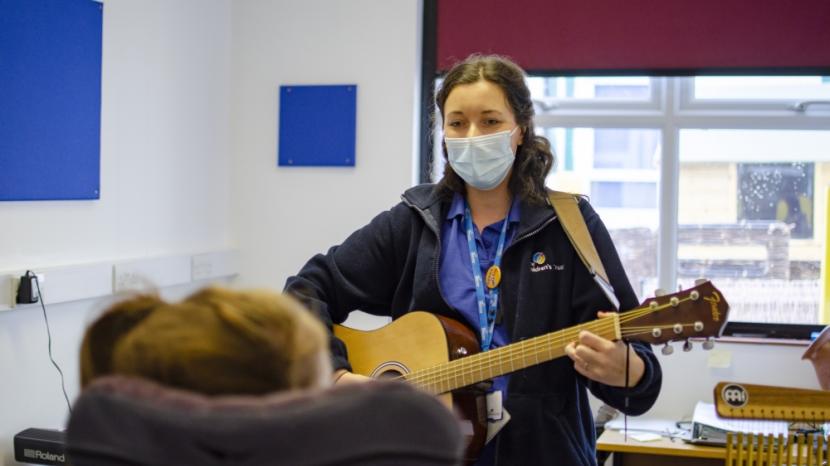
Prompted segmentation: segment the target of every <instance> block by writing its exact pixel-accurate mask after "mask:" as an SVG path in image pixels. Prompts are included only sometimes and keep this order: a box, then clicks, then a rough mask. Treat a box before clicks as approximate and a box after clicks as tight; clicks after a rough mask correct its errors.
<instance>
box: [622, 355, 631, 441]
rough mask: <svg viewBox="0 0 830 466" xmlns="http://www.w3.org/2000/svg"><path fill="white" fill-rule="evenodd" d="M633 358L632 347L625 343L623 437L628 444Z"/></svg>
mask: <svg viewBox="0 0 830 466" xmlns="http://www.w3.org/2000/svg"><path fill="white" fill-rule="evenodd" d="M630 357H631V347H630V346H629V344H628V341H626V342H625V410H624V411H623V428H624V429H625V435H624V436H623V440H625V441H626V442H627V441H628V393H629V391H630V390H629V388H630V387H629V386H628V385H629V382H628V360H629V358H630Z"/></svg>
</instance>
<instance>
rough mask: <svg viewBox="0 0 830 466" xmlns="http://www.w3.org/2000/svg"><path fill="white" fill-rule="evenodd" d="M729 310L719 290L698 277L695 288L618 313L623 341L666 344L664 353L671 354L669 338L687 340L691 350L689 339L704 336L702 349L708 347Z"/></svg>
mask: <svg viewBox="0 0 830 466" xmlns="http://www.w3.org/2000/svg"><path fill="white" fill-rule="evenodd" d="M728 313H729V304H728V303H727V302H726V300H725V299H724V297H723V294H722V293H721V292H720V290H718V289H717V288H715V286H714V285H712V282H710V281H708V280H700V281H698V283H697V285H696V286H695V287H694V288H689V289H688V290H683V291H678V292H677V293H672V294H666V295H662V296H656V297H654V298H648V299H646V300H645V301H643V303H642V304H641V305H640V307H638V308H636V309H632V310H630V311H627V312H624V313H622V314H620V330H621V332H622V336H623V338H624V339H626V340H638V341H643V342H646V343H651V344H653V345H656V344H661V343H666V346H665V347H664V348H663V354H671V352H672V349H671V346H669V345H668V343H669V342H672V341H681V340H686V343H685V344H684V345H683V349H684V350H686V351H688V350H690V349H691V341H689V339H690V338H706V339H707V341H706V342H704V344H703V348H704V349H710V348H711V347H712V345H713V342H712V340H711V339H712V338H714V337H718V336H720V335H721V332H723V328H724V327H725V326H726V318H727V315H728Z"/></svg>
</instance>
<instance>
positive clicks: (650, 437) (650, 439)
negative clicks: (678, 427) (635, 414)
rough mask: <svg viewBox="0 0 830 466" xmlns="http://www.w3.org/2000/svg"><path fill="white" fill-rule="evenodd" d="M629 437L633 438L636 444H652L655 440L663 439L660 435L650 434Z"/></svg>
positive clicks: (644, 433)
mask: <svg viewBox="0 0 830 466" xmlns="http://www.w3.org/2000/svg"><path fill="white" fill-rule="evenodd" d="M629 437H631V438H633V439H634V440H636V441H638V442H654V441H655V440H660V439H661V438H663V436H662V435H660V434H652V433H650V432H643V433H642V434H632V435H630V436H629Z"/></svg>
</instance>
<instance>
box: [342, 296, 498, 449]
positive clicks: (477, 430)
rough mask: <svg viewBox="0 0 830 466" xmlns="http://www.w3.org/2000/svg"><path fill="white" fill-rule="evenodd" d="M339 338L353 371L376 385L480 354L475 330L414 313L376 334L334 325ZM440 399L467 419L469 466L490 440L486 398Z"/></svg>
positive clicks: (461, 392) (456, 395) (459, 395)
mask: <svg viewBox="0 0 830 466" xmlns="http://www.w3.org/2000/svg"><path fill="white" fill-rule="evenodd" d="M334 334H335V336H337V338H339V339H341V340H342V341H343V342H344V343H345V344H346V348H347V349H348V351H349V362H350V363H351V365H352V370H353V371H354V372H355V373H357V374H362V375H365V376H369V377H373V378H376V379H383V378H395V377H398V376H401V375H406V374H410V373H413V372H416V371H419V370H422V369H427V368H431V367H435V366H439V365H442V364H446V363H447V362H449V361H452V360H455V359H459V358H462V357H464V356H468V355H471V354H474V353H478V352H479V344H478V340H476V338H475V336H474V335H473V333H472V332H471V331H470V329H468V328H467V327H465V326H464V325H462V324H461V323H459V322H456V321H454V320H452V319H448V318H445V317H442V316H438V315H435V314H430V313H428V312H410V313H407V314H405V315H404V316H402V317H401V318H399V319H397V320H395V321H393V322H392V323H390V324H389V325H386V326H384V327H382V328H379V329H376V330H371V331H363V330H355V329H352V328H348V327H343V326H340V325H335V326H334ZM439 398H440V399H441V400H442V401H443V402H444V403H445V404H447V406H452V407H454V408H455V411H456V412H457V413H458V414H459V415H460V416H461V417H462V419H463V422H464V424H463V430H464V434H465V435H466V436H467V438H468V445H467V450H466V453H465V461H467V462H472V461H474V460H475V459H476V458H477V457H478V453H479V452H480V451H481V448H482V447H483V446H484V441H485V439H486V437H487V421H486V418H485V413H486V405H485V399H484V396H483V395H482V394H476V393H475V392H473V391H471V390H466V389H464V388H462V389H458V390H455V391H454V392H451V393H445V394H442V395H439Z"/></svg>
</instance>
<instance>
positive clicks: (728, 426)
mask: <svg viewBox="0 0 830 466" xmlns="http://www.w3.org/2000/svg"><path fill="white" fill-rule="evenodd" d="M692 422H694V423H698V424H706V425H708V426H712V427H715V428H718V429H721V430H725V431H731V432H744V433H755V434H758V433H760V434H776V435H777V434H784V435H787V431H788V429H789V423H788V422H786V421H765V420H757V419H726V418H722V417H719V416H718V413H717V411H716V410H715V405H714V404H712V403H705V402H703V401H698V402H697V404H696V405H695V413H694V415H693V416H692Z"/></svg>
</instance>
